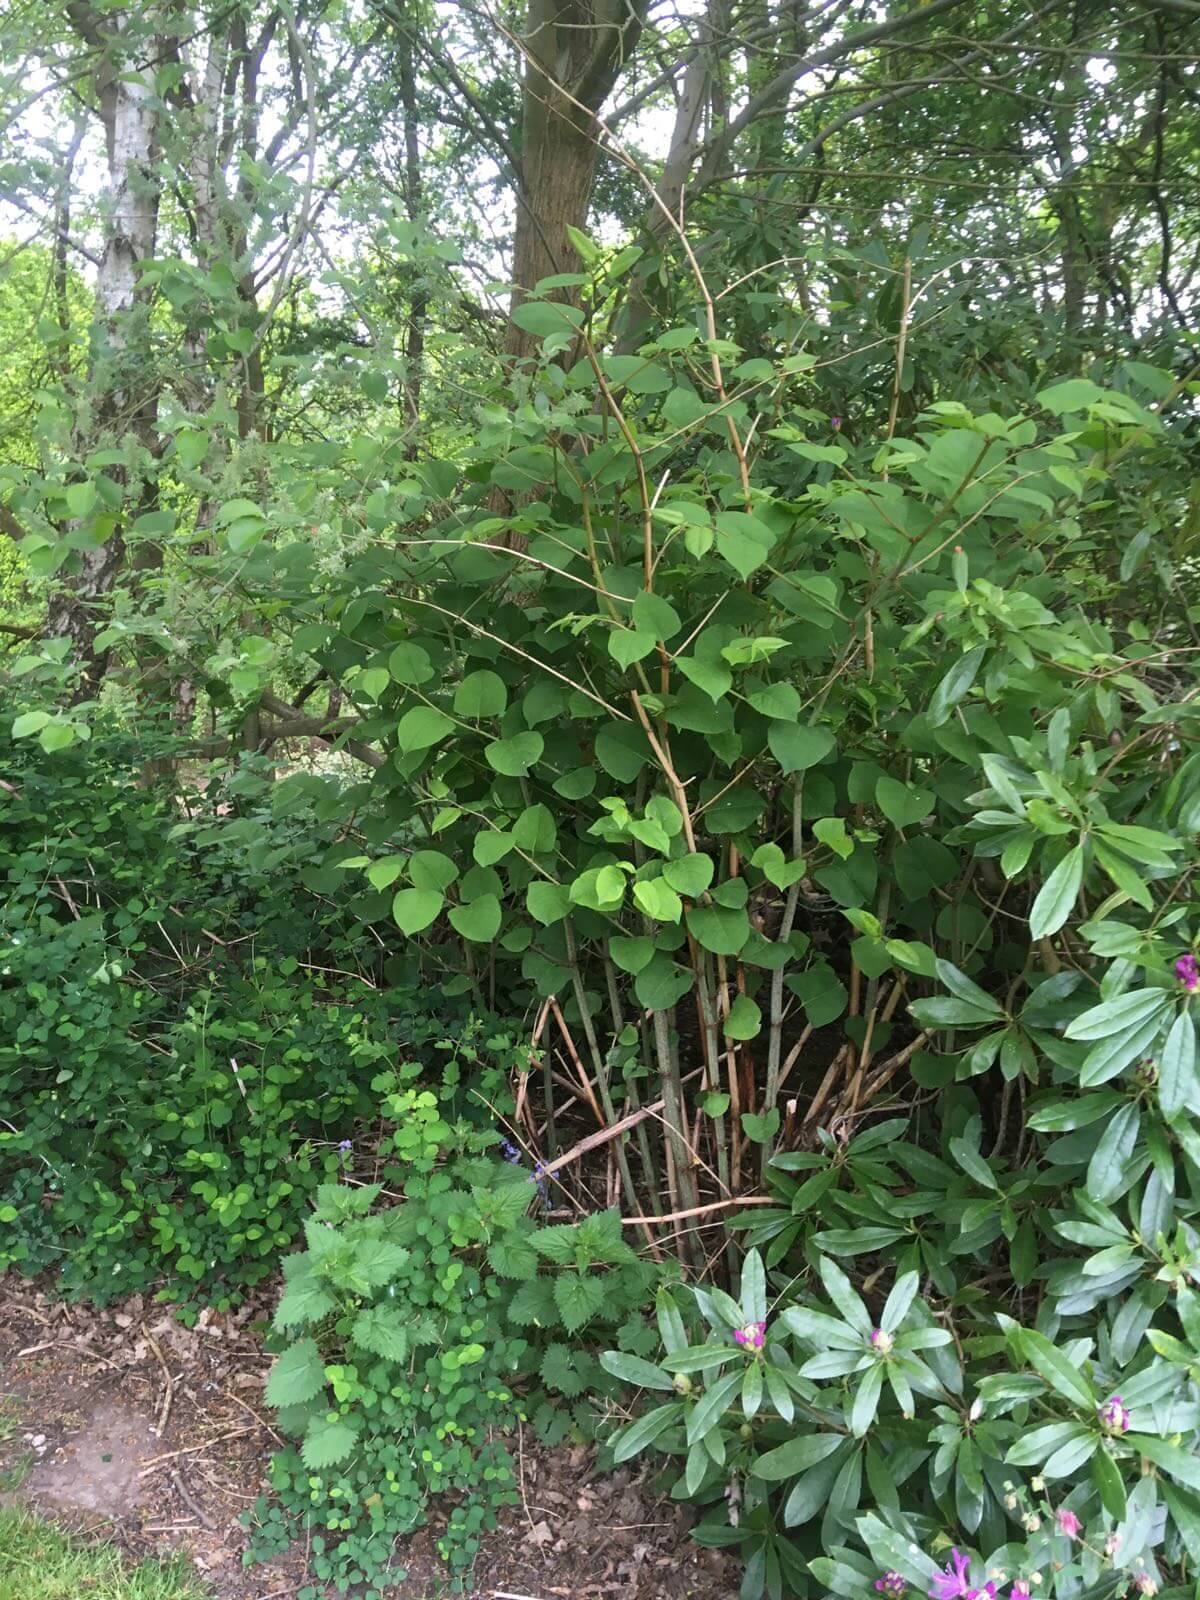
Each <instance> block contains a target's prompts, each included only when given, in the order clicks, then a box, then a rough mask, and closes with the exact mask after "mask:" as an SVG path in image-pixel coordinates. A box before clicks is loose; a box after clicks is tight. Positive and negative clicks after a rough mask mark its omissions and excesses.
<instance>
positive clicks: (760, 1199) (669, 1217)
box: [621, 1195, 782, 1227]
mask: <svg viewBox="0 0 1200 1600" xmlns="http://www.w3.org/2000/svg"><path fill="white" fill-rule="evenodd" d="M738 1205H782V1202H781V1200H776V1198H773V1197H771V1195H730V1198H728V1200H712V1202H709V1205H694V1206H691V1208H690V1210H686V1211H667V1213H664V1214H662V1216H622V1218H621V1227H645V1226H646V1222H683V1221H685V1219H686V1218H690V1216H704V1214H706V1213H707V1211H728V1210H730V1206H738Z"/></svg>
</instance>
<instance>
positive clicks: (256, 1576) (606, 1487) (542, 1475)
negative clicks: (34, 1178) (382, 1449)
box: [0, 1277, 738, 1600]
mask: <svg viewBox="0 0 1200 1600" xmlns="http://www.w3.org/2000/svg"><path fill="white" fill-rule="evenodd" d="M266 1311H267V1307H266V1303H265V1302H264V1303H263V1304H262V1305H257V1304H255V1303H254V1302H250V1303H248V1304H247V1305H245V1306H243V1307H241V1308H240V1309H239V1310H238V1311H237V1312H235V1313H231V1314H229V1315H226V1316H221V1315H218V1314H215V1313H212V1312H206V1313H203V1314H202V1315H201V1317H200V1320H199V1322H198V1323H197V1325H196V1326H195V1327H193V1328H186V1327H184V1326H183V1325H182V1323H180V1322H178V1321H176V1320H175V1319H174V1318H172V1317H171V1316H170V1315H169V1313H168V1312H167V1311H166V1310H165V1309H164V1308H163V1307H162V1306H159V1305H155V1304H153V1303H150V1302H147V1301H144V1300H143V1299H142V1297H141V1296H139V1295H134V1296H132V1297H131V1298H130V1299H128V1300H126V1301H124V1302H121V1303H119V1304H116V1305H114V1306H111V1307H109V1308H107V1309H106V1310H104V1311H97V1310H95V1309H94V1308H91V1307H85V1306H80V1305H66V1304H64V1303H63V1302H62V1301H60V1300H57V1299H55V1298H54V1297H53V1296H52V1295H51V1294H49V1293H46V1292H43V1291H41V1290H39V1289H38V1288H37V1287H35V1286H33V1285H31V1284H28V1283H23V1282H19V1281H17V1280H14V1279H12V1278H11V1277H10V1278H0V1498H2V1499H6V1500H11V1499H16V1500H20V1501H22V1502H24V1503H27V1504H31V1505H34V1506H36V1507H37V1508H38V1509H40V1510H42V1511H44V1512H45V1513H46V1514H48V1515H50V1516H52V1517H53V1518H54V1519H55V1520H56V1521H58V1522H60V1523H64V1524H66V1525H67V1526H70V1527H71V1528H73V1529H77V1530H79V1531H80V1532H83V1533H86V1534H95V1535H102V1536H103V1537H105V1538H110V1539H113V1540H115V1541H116V1542H117V1543H118V1544H120V1545H121V1546H122V1547H124V1548H126V1549H127V1550H128V1551H129V1552H130V1554H131V1555H134V1556H139V1557H140V1556H145V1555H154V1554H158V1555H166V1554H167V1553H169V1552H180V1551H183V1552H185V1553H186V1554H187V1555H189V1556H190V1557H191V1559H192V1560H193V1561H194V1562H195V1565H196V1569H197V1572H198V1573H199V1574H201V1575H203V1577H204V1578H205V1579H206V1580H207V1581H208V1582H209V1583H210V1584H211V1586H212V1589H213V1592H214V1595H215V1596H216V1597H218V1600H291V1597H292V1596H294V1595H296V1594H297V1593H298V1592H299V1591H300V1590H301V1589H303V1588H305V1587H306V1586H307V1585H309V1584H311V1583H312V1582H313V1580H312V1579H311V1578H310V1577H309V1576H308V1573H307V1563H306V1559H305V1552H304V1548H303V1547H302V1546H298V1547H295V1548H294V1549H293V1550H292V1551H290V1552H289V1553H288V1554H287V1555H285V1556H283V1557H281V1558H279V1559H277V1560H275V1561H272V1562H269V1563H267V1564H264V1565H261V1566H256V1567H253V1568H250V1569H247V1568H245V1567H244V1565H243V1561H242V1554H243V1551H244V1549H245V1547H246V1543H247V1539H248V1534H247V1532H246V1530H245V1529H244V1528H243V1527H242V1526H241V1523H240V1518H241V1516H242V1514H243V1512H244V1511H246V1509H247V1508H248V1507H249V1506H251V1505H252V1504H253V1502H254V1500H255V1499H256V1498H257V1496H258V1495H259V1493H260V1492H262V1490H263V1488H264V1487H265V1476H266V1470H267V1463H268V1461H269V1458H270V1454H271V1451H272V1449H273V1448H274V1446H275V1443H276V1440H277V1437H278V1436H277V1435H274V1434H273V1432H272V1429H271V1426H270V1420H269V1416H268V1414H267V1411H266V1408H265V1407H264V1405H263V1401H262V1387H263V1383H264V1382H265V1379H266V1373H267V1368H268V1366H269V1365H270V1358H269V1357H268V1356H266V1355H264V1353H263V1350H262V1345H261V1342H260V1339H259V1337H258V1331H257V1330H258V1329H259V1328H261V1327H262V1326H263V1324H264V1320H265V1315H266ZM519 1459H520V1468H521V1504H520V1505H519V1506H514V1507H513V1508H511V1510H510V1511H509V1512H508V1513H507V1514H506V1518H505V1522H504V1525H503V1526H502V1527H501V1528H499V1529H498V1530H497V1531H496V1532H495V1533H494V1534H492V1535H490V1536H489V1537H488V1538H487V1539H486V1540H485V1542H484V1545H483V1548H482V1549H481V1551H480V1554H479V1558H478V1561H477V1562H476V1566H475V1572H474V1588H473V1590H472V1595H473V1596H474V1600H550V1597H552V1596H553V1597H554V1600H560V1597H564V1596H566V1597H569V1600H607V1597H614V1600H616V1597H620V1600H730V1597H732V1596H733V1595H735V1594H736V1593H737V1587H738V1575H737V1572H736V1570H735V1567H734V1564H733V1563H732V1562H731V1561H730V1560H729V1558H728V1557H727V1556H725V1555H724V1554H723V1553H721V1552H718V1551H711V1550H704V1549H701V1548H700V1547H699V1546H698V1545H696V1544H694V1543H693V1542H692V1541H691V1540H690V1539H689V1538H688V1533H687V1528H688V1519H687V1515H686V1513H685V1512H684V1511H683V1509H682V1508H681V1507H679V1506H676V1505H675V1504H674V1503H673V1502H672V1501H670V1500H669V1499H664V1498H663V1497H662V1496H660V1495H657V1494H655V1492H654V1491H653V1489H652V1488H651V1486H650V1485H649V1484H648V1483H647V1481H646V1479H645V1476H644V1469H640V1468H638V1467H637V1464H636V1463H634V1464H633V1466H631V1467H626V1468H622V1469H620V1470H618V1471H617V1472H614V1473H610V1474H606V1475H599V1474H596V1473H595V1471H594V1462H593V1457H592V1453H591V1451H590V1450H588V1449H585V1448H582V1447H579V1446H574V1447H572V1446H562V1447H559V1448H557V1449H554V1450H544V1449H542V1448H541V1447H540V1446H538V1445H536V1443H535V1442H534V1441H533V1440H532V1439H531V1437H530V1435H529V1433H528V1432H526V1433H525V1435H524V1437H523V1439H522V1440H521V1448H520V1451H519ZM434 1538H435V1530H434V1529H431V1528H425V1529H422V1530H420V1531H419V1532H418V1533H417V1534H415V1535H414V1536H413V1538H412V1539H411V1540H409V1541H407V1544H406V1546H405V1548H403V1549H401V1550H399V1551H398V1552H397V1559H398V1562H399V1564H400V1565H401V1566H402V1567H403V1568H404V1570H405V1573H406V1576H405V1578H404V1580H403V1581H402V1582H400V1583H399V1584H397V1585H396V1587H395V1589H394V1594H395V1596H396V1600H434V1597H439V1596H442V1595H445V1594H447V1593H448V1592H449V1584H448V1581H447V1576H446V1571H445V1568H444V1567H443V1566H442V1565H441V1563H440V1562H439V1560H438V1558H437V1555H436V1552H435V1548H434ZM317 1592H320V1591H319V1590H318V1591H317Z"/></svg>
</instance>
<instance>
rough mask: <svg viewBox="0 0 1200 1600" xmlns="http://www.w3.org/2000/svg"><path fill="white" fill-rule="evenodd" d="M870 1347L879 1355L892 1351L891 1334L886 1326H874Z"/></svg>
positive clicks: (889, 1353) (885, 1354)
mask: <svg viewBox="0 0 1200 1600" xmlns="http://www.w3.org/2000/svg"><path fill="white" fill-rule="evenodd" d="M871 1348H872V1349H873V1350H874V1351H876V1353H877V1354H879V1355H881V1356H890V1355H891V1353H892V1336H891V1334H890V1333H889V1332H888V1331H887V1329H886V1328H876V1329H875V1330H874V1332H873V1333H872V1334H871Z"/></svg>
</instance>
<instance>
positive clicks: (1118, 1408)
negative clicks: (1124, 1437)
mask: <svg viewBox="0 0 1200 1600" xmlns="http://www.w3.org/2000/svg"><path fill="white" fill-rule="evenodd" d="M1100 1421H1101V1423H1102V1424H1103V1426H1104V1427H1105V1428H1107V1430H1108V1431H1109V1433H1128V1432H1129V1428H1130V1424H1131V1423H1132V1422H1133V1418H1132V1417H1131V1416H1130V1414H1129V1411H1128V1409H1127V1407H1126V1406H1125V1404H1124V1402H1123V1401H1122V1399H1121V1396H1120V1395H1119V1394H1110V1395H1109V1397H1108V1399H1107V1400H1106V1401H1105V1402H1104V1404H1103V1405H1102V1406H1101V1407H1100Z"/></svg>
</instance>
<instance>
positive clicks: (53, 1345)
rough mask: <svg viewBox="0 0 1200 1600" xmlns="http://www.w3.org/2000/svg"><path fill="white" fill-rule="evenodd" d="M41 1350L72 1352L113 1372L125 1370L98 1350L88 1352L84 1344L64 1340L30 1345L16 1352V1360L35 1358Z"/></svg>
mask: <svg viewBox="0 0 1200 1600" xmlns="http://www.w3.org/2000/svg"><path fill="white" fill-rule="evenodd" d="M43 1350H74V1352H75V1354H76V1355H77V1356H88V1357H89V1358H90V1359H91V1360H92V1361H99V1362H100V1364H101V1365H102V1366H105V1367H111V1368H112V1370H113V1371H114V1372H123V1371H124V1370H125V1369H124V1367H121V1366H119V1365H118V1364H117V1362H115V1361H110V1360H109V1359H108V1357H107V1356H102V1355H101V1354H100V1352H99V1351H98V1350H89V1349H88V1347H87V1345H85V1344H71V1343H69V1342H68V1341H67V1340H66V1339H47V1341H46V1343H45V1344H31V1345H30V1346H29V1347H28V1349H25V1350H18V1351H17V1360H18V1361H20V1360H21V1358H22V1357H23V1356H36V1355H39V1354H40V1353H41V1352H42V1351H43Z"/></svg>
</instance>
